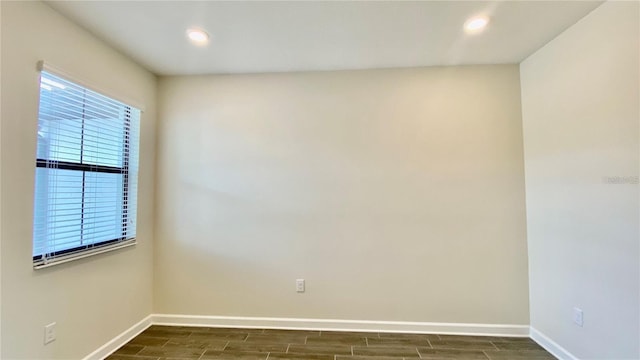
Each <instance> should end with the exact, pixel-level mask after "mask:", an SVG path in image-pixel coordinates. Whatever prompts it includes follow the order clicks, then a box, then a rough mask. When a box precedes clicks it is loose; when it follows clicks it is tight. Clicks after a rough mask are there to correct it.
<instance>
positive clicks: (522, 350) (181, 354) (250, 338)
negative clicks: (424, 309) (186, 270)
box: [107, 325, 555, 360]
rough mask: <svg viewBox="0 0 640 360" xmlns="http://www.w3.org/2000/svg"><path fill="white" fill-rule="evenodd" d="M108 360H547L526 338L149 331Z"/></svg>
mask: <svg viewBox="0 0 640 360" xmlns="http://www.w3.org/2000/svg"><path fill="white" fill-rule="evenodd" d="M107 359H108V360H179V359H243V360H244V359H247V360H278V359H289V360H292V359H298V360H302V359H305V360H306V359H308V360H349V359H350V360H361V359H372V360H401V359H439V360H445V359H446V360H450V359H464V360H511V359H513V360H549V359H555V358H554V357H553V356H552V355H551V354H549V353H548V352H546V351H545V350H544V349H542V348H541V347H540V346H539V345H538V344H536V343H535V342H534V341H533V340H531V339H528V338H507V337H482V336H454V335H435V334H397V333H376V332H373V333H372V332H336V331H297V330H272V329H227V328H204V327H172V326H155V325H154V326H151V327H150V328H148V329H147V330H145V331H144V332H143V333H141V334H140V335H138V336H137V337H136V338H134V339H133V340H131V341H130V342H129V343H127V344H126V345H124V346H123V347H121V348H120V349H118V351H116V352H115V353H114V354H112V355H111V356H109V357H108V358H107Z"/></svg>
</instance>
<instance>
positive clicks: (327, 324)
mask: <svg viewBox="0 0 640 360" xmlns="http://www.w3.org/2000/svg"><path fill="white" fill-rule="evenodd" d="M151 317H152V322H153V324H157V325H180V326H208V327H237V328H262V329H291V330H337V331H371V332H411V333H425V334H427V333H437V334H452V335H476V336H482V335H486V336H513V337H528V336H529V326H528V325H502V324H464V323H433V322H409V321H370V320H337V319H298V318H271V317H242V316H200V315H173V314H152V315H151Z"/></svg>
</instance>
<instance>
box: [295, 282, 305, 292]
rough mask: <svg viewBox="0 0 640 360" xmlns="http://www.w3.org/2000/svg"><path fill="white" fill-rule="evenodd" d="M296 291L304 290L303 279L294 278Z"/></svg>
mask: <svg viewBox="0 0 640 360" xmlns="http://www.w3.org/2000/svg"><path fill="white" fill-rule="evenodd" d="M296 292H299V293H301V292H304V279H296Z"/></svg>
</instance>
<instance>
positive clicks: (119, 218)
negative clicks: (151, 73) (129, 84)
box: [33, 71, 140, 268]
mask: <svg viewBox="0 0 640 360" xmlns="http://www.w3.org/2000/svg"><path fill="white" fill-rule="evenodd" d="M139 125H140V110H138V109H136V108H133V107H131V106H129V105H126V104H124V103H121V102H119V101H116V100H114V99H111V98H109V97H106V96H104V95H101V94H99V93H97V92H95V91H92V90H89V89H87V88H85V87H83V86H80V85H78V84H75V83H73V82H71V81H69V80H66V79H64V78H62V77H60V76H57V75H54V74H52V73H49V72H47V71H42V72H41V77H40V109H39V114H38V134H37V137H38V146H37V160H36V176H35V204H34V225H33V261H34V266H35V267H36V268H38V267H44V266H50V265H51V264H54V263H58V262H66V261H69V260H70V259H74V258H78V257H84V256H87V255H88V254H94V253H98V252H103V251H107V250H110V249H115V248H119V247H122V246H126V245H130V244H132V243H134V242H135V236H136V208H137V179H138V142H139Z"/></svg>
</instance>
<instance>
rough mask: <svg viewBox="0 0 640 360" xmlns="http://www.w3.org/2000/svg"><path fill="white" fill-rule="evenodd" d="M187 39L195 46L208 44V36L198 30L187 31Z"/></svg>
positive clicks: (190, 29)
mask: <svg viewBox="0 0 640 360" xmlns="http://www.w3.org/2000/svg"><path fill="white" fill-rule="evenodd" d="M187 37H188V38H189V40H191V42H192V43H194V44H196V45H205V44H206V43H208V42H209V34H207V33H206V32H205V31H204V30H202V29H198V28H189V29H187Z"/></svg>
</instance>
